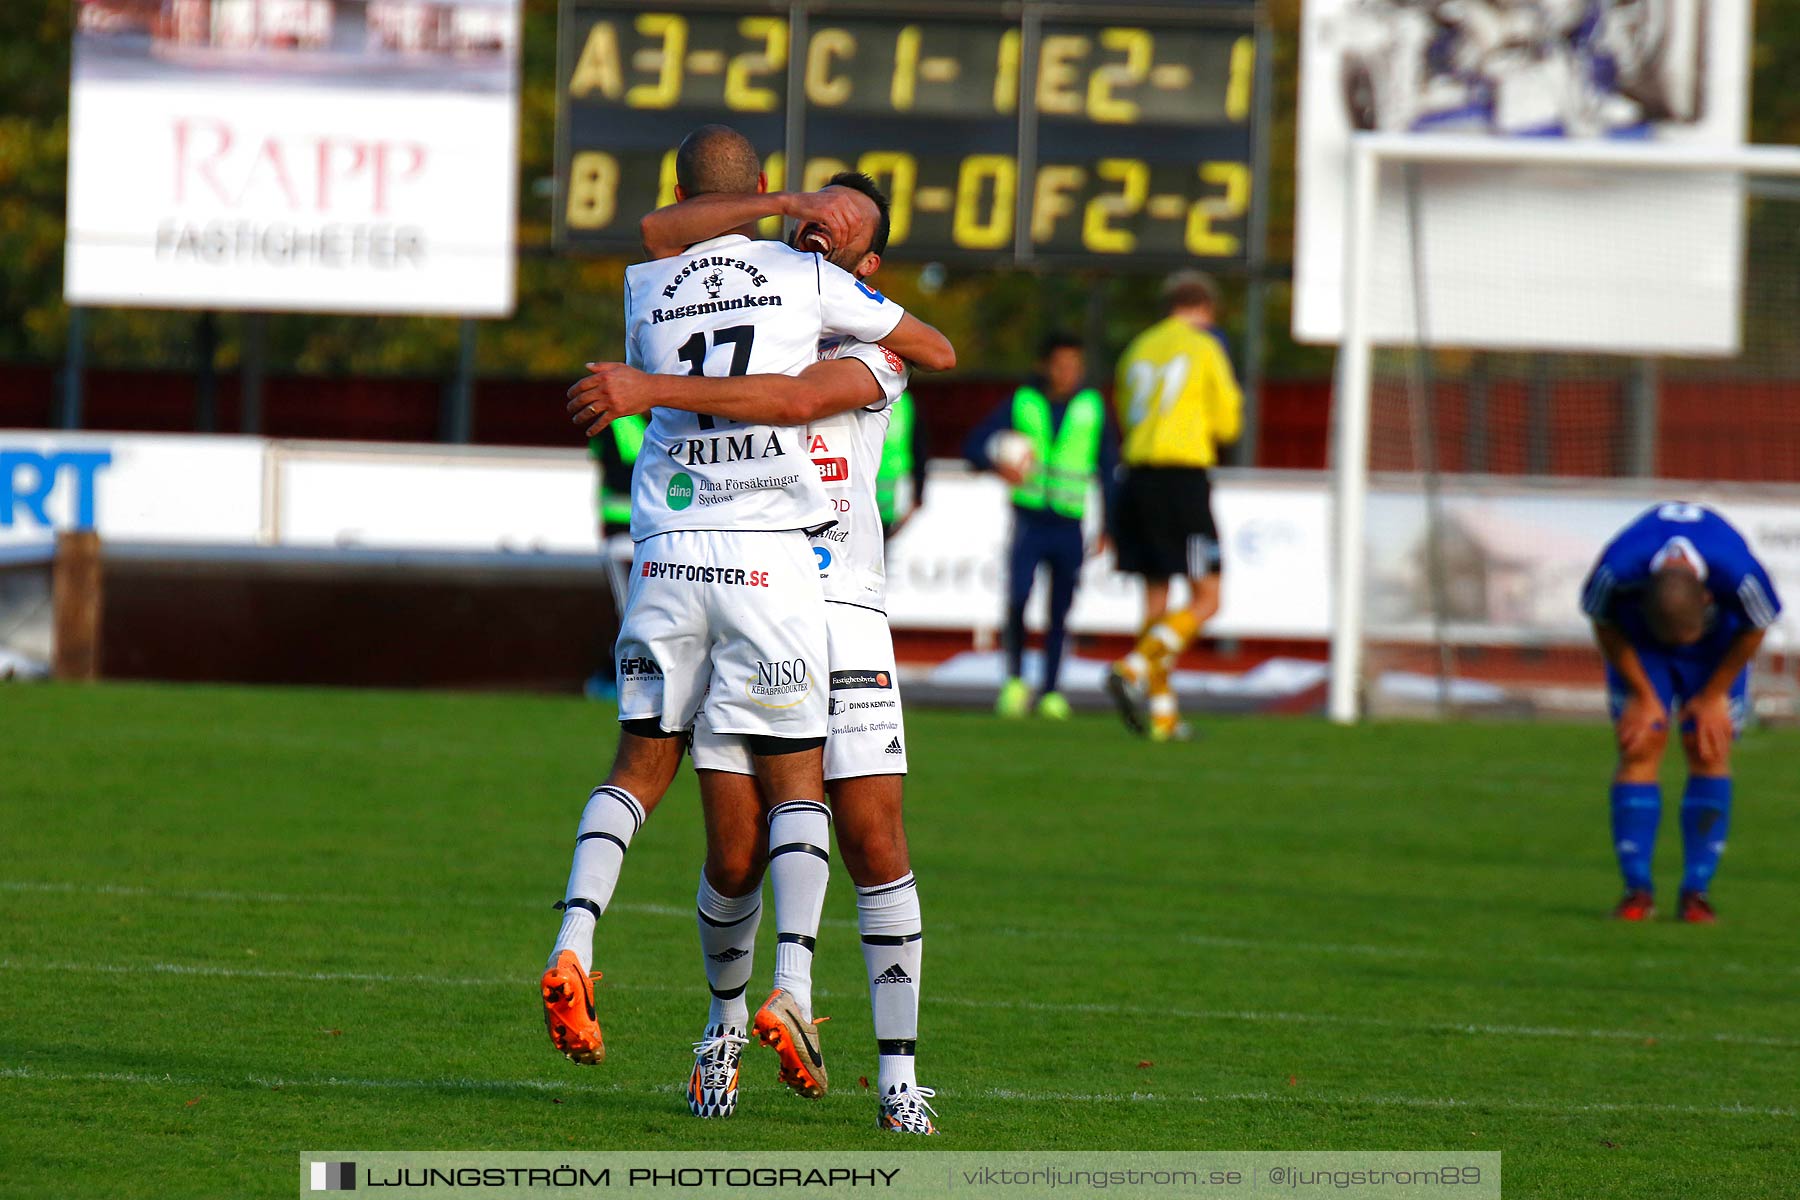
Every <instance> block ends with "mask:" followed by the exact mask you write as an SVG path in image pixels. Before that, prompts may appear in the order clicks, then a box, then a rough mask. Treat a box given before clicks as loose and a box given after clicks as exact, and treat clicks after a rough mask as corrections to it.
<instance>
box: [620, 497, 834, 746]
mask: <svg viewBox="0 0 1800 1200" xmlns="http://www.w3.org/2000/svg"><path fill="white" fill-rule="evenodd" d="M826 645H827V641H826V634H825V598H824V594H823V593H822V592H821V591H820V589H819V568H818V562H817V560H816V559H815V558H814V556H813V551H812V545H811V543H810V542H808V541H807V538H806V534H805V533H803V532H802V531H800V530H798V529H789V530H777V531H773V532H764V531H754V532H746V531H735V530H732V531H724V530H677V531H674V532H670V533H661V534H657V535H656V536H654V537H648V538H645V539H644V540H643V541H641V542H639V543H638V544H637V551H636V553H635V554H634V555H633V557H632V563H631V590H630V593H629V594H628V595H627V596H626V599H625V615H624V616H623V618H621V620H620V622H619V640H618V642H617V643H616V645H615V646H614V648H613V651H614V656H615V658H616V660H617V662H618V668H619V720H621V721H641V720H646V719H655V720H656V721H657V722H658V723H659V724H660V725H661V726H662V728H663V729H664V730H666V731H668V732H671V733H674V732H680V731H682V730H686V729H689V728H691V727H692V726H693V725H694V722H695V717H696V715H698V714H700V713H702V712H704V714H705V718H706V725H707V727H708V728H710V729H716V730H719V731H721V732H724V733H733V734H764V735H768V736H770V737H781V738H818V737H823V736H825V725H826V708H825V701H826V687H827V683H826V679H825V671H826V667H825V664H826V662H827V659H826Z"/></svg>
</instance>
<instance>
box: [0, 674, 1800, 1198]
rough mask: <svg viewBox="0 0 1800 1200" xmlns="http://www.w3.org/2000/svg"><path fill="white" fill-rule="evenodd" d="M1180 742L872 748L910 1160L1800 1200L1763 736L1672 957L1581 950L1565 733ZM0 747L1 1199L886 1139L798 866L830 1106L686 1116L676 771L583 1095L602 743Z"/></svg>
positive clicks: (1781, 837) (1671, 866)
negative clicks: (582, 899) (563, 990)
mask: <svg viewBox="0 0 1800 1200" xmlns="http://www.w3.org/2000/svg"><path fill="white" fill-rule="evenodd" d="M1201 724H1202V728H1203V732H1204V733H1205V735H1206V736H1205V739H1204V740H1203V741H1200V742H1197V743H1195V744H1192V745H1186V746H1173V747H1157V746H1149V745H1144V744H1141V743H1138V742H1135V741H1132V740H1131V739H1129V738H1128V737H1127V735H1126V734H1125V733H1124V732H1123V731H1121V730H1120V729H1117V728H1115V726H1114V724H1113V723H1112V722H1110V721H1108V720H1103V719H1100V718H1097V717H1094V718H1078V719H1077V720H1076V721H1074V722H1073V723H1072V724H1071V725H1061V726H1059V725H1053V724H1044V723H1039V722H1032V723H1021V724H1011V725H1008V724H1001V723H999V722H997V721H995V720H994V719H992V718H991V717H986V716H982V715H976V714H942V713H926V712H917V713H913V714H911V719H910V721H909V733H910V750H911V755H912V760H913V767H914V774H913V776H912V779H911V784H910V797H909V817H910V826H911V835H912V843H913V855H914V862H915V867H916V870H917V873H918V876H919V879H920V887H921V895H922V898H923V902H924V908H925V919H926V953H925V979H924V984H925V993H924V994H925V1001H924V1011H923V1015H922V1033H921V1041H920V1059H919V1063H920V1075H921V1080H922V1082H924V1083H925V1084H927V1085H928V1086H932V1087H935V1088H936V1089H937V1090H938V1110H939V1113H940V1116H941V1120H940V1124H941V1126H942V1128H943V1130H944V1133H945V1136H944V1137H943V1138H941V1139H939V1140H938V1142H937V1145H938V1146H939V1147H941V1148H944V1149H1001V1148H1006V1149H1020V1148H1028V1149H1439V1148H1449V1149H1498V1150H1502V1151H1504V1152H1505V1156H1506V1157H1505V1179H1506V1194H1507V1195H1508V1196H1509V1197H1527V1196H1532V1197H1584V1198H1586V1197H1632V1198H1633V1200H1644V1198H1649V1197H1680V1198H1682V1200H1693V1198H1695V1197H1732V1198H1734V1200H1741V1198H1747V1197H1761V1196H1769V1197H1773V1196H1793V1195H1795V1194H1796V1193H1797V1192H1800V1167H1797V1166H1796V1163H1797V1162H1800V1154H1797V1153H1796V1151H1797V1150H1800V1120H1797V1118H1796V1111H1795V1108H1796V1104H1797V1103H1800V1003H1796V1001H1795V995H1796V992H1797V991H1800V924H1797V923H1796V921H1795V919H1794V904H1795V900H1796V894H1795V875H1794V870H1793V863H1794V858H1795V852H1796V848H1797V847H1800V736H1797V735H1795V734H1793V733H1781V732H1765V733H1759V734H1756V735H1753V736H1751V737H1750V738H1748V739H1747V740H1746V741H1744V742H1743V743H1742V744H1741V745H1740V747H1739V750H1738V760H1737V767H1738V778H1739V786H1738V809H1737V814H1736V819H1735V826H1734V830H1733V834H1734V842H1733V845H1732V848H1731V851H1730V853H1729V855H1728V856H1727V858H1726V860H1725V866H1724V869H1723V871H1722V873H1721V875H1720V880H1719V883H1718V886H1717V887H1716V888H1715V895H1716V898H1717V900H1718V903H1719V906H1720V911H1721V913H1722V915H1723V921H1722V923H1721V924H1719V925H1718V926H1716V927H1712V928H1688V927H1685V926H1681V925H1678V924H1676V923H1674V922H1671V921H1668V920H1659V921H1657V922H1656V923H1654V924H1650V925H1645V926H1619V925H1615V924H1611V923H1609V922H1607V921H1605V920H1603V919H1601V918H1602V914H1603V912H1604V911H1605V909H1606V908H1607V906H1608V905H1609V903H1610V902H1611V901H1612V900H1613V899H1614V898H1615V894H1614V893H1615V877H1614V873H1613V867H1612V862H1611V856H1610V852H1609V849H1608V845H1607V832H1606V805H1605V779H1606V772H1607V768H1608V761H1609V757H1610V755H1609V748H1608V744H1607V737H1606V734H1605V732H1604V731H1603V730H1602V729H1601V728H1600V727H1598V726H1587V727H1560V726H1539V725H1530V726H1527V725H1378V726H1373V727H1366V728H1361V729H1355V730H1341V729H1336V728H1332V727H1329V726H1327V725H1324V724H1322V723H1318V722H1314V721H1308V720H1299V719H1285V720H1213V721H1203V722H1202V723H1201ZM0 729H3V731H4V732H0V796H3V797H4V807H3V810H0V817H3V819H4V830H5V832H4V836H3V837H0V913H3V914H4V919H3V920H0V1014H4V1019H3V1020H0V1162H3V1163H4V1167H3V1168H0V1194H4V1195H6V1196H20V1197H26V1196H31V1197H35V1196H47V1195H65V1196H66V1195H107V1196H158V1197H161V1196H187V1195H206V1196H212V1195H276V1196H282V1195H290V1194H292V1190H293V1187H294V1180H295V1162H296V1161H297V1159H296V1155H297V1154H298V1152H300V1151H303V1150H307V1149H328V1148H336V1149H356V1148H361V1149H368V1150H376V1149H425V1148H446V1149H450V1148H456V1149H476V1148H486V1149H505V1150H550V1151H558V1150H563V1149H577V1148H579V1149H609V1148H616V1149H728V1148H734V1147H743V1148H758V1149H779V1148H791V1149H799V1148H832V1149H863V1148H894V1144H895V1142H896V1141H898V1140H899V1139H896V1138H894V1137H893V1136H892V1135H886V1134H882V1133H881V1132H879V1131H878V1130H877V1129H876V1128H875V1127H874V1100H873V1098H872V1094H871V1093H869V1092H866V1091H864V1090H863V1089H862V1088H861V1087H860V1086H859V1085H858V1076H860V1075H864V1074H871V1075H872V1074H873V1068H874V1048H873V1044H872V1035H871V1032H870V1027H869V1016H868V1006H867V996H866V991H865V987H864V982H863V968H862V960H861V955H860V953H859V951H858V947H857V943H856V939H855V928H854V924H853V921H854V903H853V896H852V893H851V890H850V888H849V886H848V880H847V879H845V878H844V877H843V876H842V873H841V869H838V870H837V872H836V876H835V886H834V889H833V892H832V894H831V896H830V898H829V900H828V902H827V906H826V916H825V926H824V928H823V930H822V931H821V932H822V936H821V940H820V949H819V957H818V963H817V976H818V982H819V986H820V988H821V995H820V997H819V1004H818V1007H819V1009H820V1011H822V1012H824V1013H828V1014H829V1015H830V1016H831V1017H832V1018H833V1019H832V1021H831V1023H830V1024H829V1025H827V1026H826V1027H825V1030H824V1033H825V1045H826V1050H827V1053H828V1055H829V1056H830V1060H831V1065H832V1079H833V1082H834V1085H835V1090H834V1091H833V1093H832V1094H831V1095H829V1096H828V1097H826V1098H825V1099H823V1100H822V1101H819V1102H816V1103H809V1102H806V1101H802V1100H800V1099H798V1098H796V1097H793V1096H791V1095H788V1094H787V1093H786V1092H784V1091H783V1090H781V1089H780V1088H779V1086H778V1085H777V1084H776V1083H775V1080H774V1073H775V1072H774V1061H773V1056H772V1055H771V1054H769V1053H768V1052H767V1051H766V1050H763V1049H762V1048H760V1047H756V1046H752V1047H750V1049H749V1050H748V1051H747V1052H746V1060H745V1062H746V1070H745V1081H746V1082H745V1088H744V1094H743V1098H742V1103H741V1106H740V1109H739V1112H738V1115H737V1117H736V1118H735V1119H733V1120H730V1121H724V1122H710V1123H703V1122H700V1121H696V1120H694V1119H692V1118H690V1117H689V1116H688V1115H687V1114H686V1111H685V1109H684V1107H683V1104H682V1099H681V1096H680V1092H679V1089H680V1086H681V1084H682V1083H683V1082H684V1080H685V1078H686V1073H687V1069H688V1065H689V1063H690V1061H691V1059H690V1051H689V1043H690V1042H691V1041H692V1040H693V1038H694V1037H695V1036H696V1035H697V1034H698V1033H699V1028H700V1019H701V1017H702V1015H703V1011H704V1010H703V1005H702V1003H701V997H702V979H701V976H700V973H699V969H698V966H699V963H698V954H697V953H696V948H695V938H694V929H693V917H692V905H693V895H694V884H695V871H696V868H697V866H698V863H699V858H700V823H699V819H698V813H697V806H696V801H695V795H694V787H693V783H692V779H691V776H688V775H687V774H685V773H684V775H683V778H682V780H681V782H680V783H679V784H678V785H677V789H676V791H675V792H674V793H673V794H672V795H671V796H670V798H669V799H668V800H667V801H666V802H665V803H664V805H663V807H662V809H661V810H660V811H659V812H658V813H657V814H656V815H655V816H654V817H653V819H652V820H651V822H650V823H649V824H648V825H647V826H646V827H645V829H644V831H643V833H642V834H640V835H639V837H638V840H637V842H636V844H635V845H634V846H633V847H632V851H631V855H630V858H629V860H628V862H627V864H626V870H625V876H624V879H623V882H622V884H621V885H620V889H619V892H618V895H617V897H616V902H615V907H614V909H613V911H612V912H610V913H609V914H608V915H607V917H606V918H605V920H604V921H603V922H602V925H601V931H600V940H599V962H598V965H599V966H600V967H601V968H602V969H603V970H604V971H605V972H606V980H605V982H604V983H603V984H602V985H601V987H600V990H599V994H598V1003H599V1005H600V1009H601V1015H602V1021H603V1024H604V1027H605V1030H606V1035H607V1042H608V1047H609V1053H610V1057H609V1058H608V1060H607V1062H606V1063H605V1064H604V1065H603V1066H601V1067H599V1068H578V1067H575V1066H572V1065H570V1064H568V1063H566V1062H564V1061H563V1060H562V1059H561V1058H560V1057H558V1056H557V1055H556V1054H555V1053H554V1052H553V1051H552V1050H551V1049H550V1047H549V1044H548V1041H547V1039H546V1037H545V1035H544V1031H543V1027H542V1022H541V1019H540V1015H539V1009H538V1004H537V1000H536V994H535V982H536V978H537V975H538V972H539V971H540V969H541V967H542V963H543V958H544V955H545V953H546V951H547V950H548V947H549V943H550V941H551V939H552V937H553V935H554V933H555V929H556V925H557V920H558V918H557V914H556V913H554V912H552V911H551V908H550V905H551V903H552V902H553V901H555V900H557V899H558V898H560V895H561V889H562V886H563V877H564V873H565V871H566V869H567V865H568V852H569V848H570V845H571V842H572V838H573V833H574V824H575V820H576V817H577V814H578V813H579V811H580V808H581V805H582V802H583V800H584V798H585V796H586V794H587V791H588V789H589V787H590V786H592V785H593V784H594V783H596V782H598V781H599V780H600V778H601V777H602V774H603V772H604V769H605V766H606V762H607V759H608V758H609V756H610V752H611V747H612V742H613V737H614V733H613V729H614V727H613V724H612V720H611V713H610V711H609V710H607V709H604V708H602V707H598V706H594V705H589V704H584V703H581V702H578V701H572V700H570V701H564V700H551V699H540V698H518V697H489V696H445V695H404V694H394V693H349V692H325V691H317V692H313V691H279V690H266V691H265V690H237V689H203V688H155V687H126V686H103V687H94V688H69V687H55V686H47V687H29V688H27V687H16V688H9V689H6V690H5V691H3V692H0ZM1670 778H1671V781H1673V779H1674V778H1675V777H1674V776H1673V775H1671V777H1670ZM1675 787H1678V784H1677V785H1674V786H1672V787H1671V788H1670V789H1669V795H1668V800H1667V803H1666V811H1665V821H1664V826H1663V840H1662V846H1661V851H1660V854H1659V864H1660V866H1659V877H1660V879H1661V880H1662V881H1663V883H1664V891H1665V895H1666V896H1672V892H1673V887H1674V883H1675V875H1676V872H1677V870H1678V865H1677V864H1678V859H1679V836H1678V833H1677V832H1676V828H1675V825H1674V813H1673V811H1671V810H1672V809H1673V808H1674V804H1675V796H1676V795H1678V793H1677V792H1676V791H1675ZM771 924H772V922H769V921H765V922H764V928H763V931H762V932H763V944H762V946H761V948H760V952H759V955H758V960H757V966H758V970H757V975H756V981H757V983H756V984H753V989H754V987H755V986H763V985H766V981H767V979H768V977H769V972H770V970H771V969H772V966H773V952H772V949H773V933H772V930H771V928H770V925H771Z"/></svg>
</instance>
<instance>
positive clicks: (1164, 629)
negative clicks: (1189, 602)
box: [1134, 608, 1200, 662]
mask: <svg viewBox="0 0 1800 1200" xmlns="http://www.w3.org/2000/svg"><path fill="white" fill-rule="evenodd" d="M1199 632H1200V622H1199V621H1197V620H1195V619H1194V614H1193V611H1192V610H1191V609H1186V608H1184V609H1180V610H1179V611H1177V612H1172V613H1166V614H1164V615H1163V617H1162V619H1161V620H1158V621H1156V622H1154V623H1152V624H1151V626H1150V628H1148V629H1146V630H1145V631H1144V635H1143V636H1142V637H1140V638H1139V639H1138V644H1137V648H1136V649H1135V651H1134V653H1136V654H1139V655H1142V656H1143V657H1144V658H1145V659H1146V660H1148V661H1150V662H1165V661H1166V662H1174V661H1175V658H1176V657H1177V656H1178V655H1180V653H1181V652H1182V651H1183V650H1186V649H1187V648H1188V646H1189V645H1191V644H1192V643H1193V640H1194V638H1195V636H1196V635H1198V634H1199Z"/></svg>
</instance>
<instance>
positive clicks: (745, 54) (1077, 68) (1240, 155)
mask: <svg viewBox="0 0 1800 1200" xmlns="http://www.w3.org/2000/svg"><path fill="white" fill-rule="evenodd" d="M1256 16H1257V10H1256V8H1255V6H1254V4H1252V3H1230V2H1226V3H1215V4H1182V3H1174V2H1172V0H1165V2H1164V3H1161V4H1154V3H1152V4H1141V5H1139V4H1131V3H1089V4H1062V3H1057V4H1049V3H1046V4H1037V3H1022V4H1021V3H1011V4H1003V3H998V2H994V3H985V4H961V5H959V4H953V3H944V4H919V3H905V2H902V0H893V2H890V3H886V4H879V5H877V4H866V3H849V2H840V3H830V2H822V0H810V2H807V3H794V4H771V3H762V4H754V3H739V4H735V5H734V4H731V3H729V2H728V0H727V2H719V3H710V4H704V5H702V4H694V3H688V4H676V3H670V4H666V5H662V6H649V5H642V4H639V5H630V4H621V3H617V2H616V0H615V2H607V0H563V3H562V12H561V21H560V24H559V38H558V42H559V45H558V71H559V82H558V103H559V106H560V111H559V120H558V126H557V198H556V234H557V241H558V244H559V245H560V246H561V247H563V248H564V249H565V250H568V251H574V252H613V251H622V250H623V251H636V250H637V249H638V232H637V224H638V218H639V217H640V216H641V215H642V214H643V213H645V212H647V211H649V210H650V209H653V208H656V207H658V206H659V205H661V204H667V203H670V202H672V201H673V199H674V186H675V146H676V145H677V144H678V143H679V142H680V141H681V139H682V138H683V137H684V136H686V134H687V133H688V132H689V131H690V130H692V129H693V128H694V127H696V126H698V125H703V124H707V123H711V122H717V123H720V124H725V125H730V126H732V127H734V128H736V129H738V130H740V131H742V132H743V133H744V134H746V135H747V136H748V137H749V138H750V140H751V141H752V142H753V143H754V144H755V145H756V147H757V150H758V152H759V153H761V154H762V155H763V156H764V160H765V161H764V165H765V168H766V170H767V173H768V176H769V186H770V188H771V189H777V188H782V187H791V188H801V189H811V188H816V187H819V186H821V185H822V184H823V182H824V181H825V180H826V179H827V178H829V177H830V176H831V175H833V174H835V173H837V172H838V171H842V170H861V171H866V172H867V173H868V174H870V175H871V176H873V177H874V178H875V179H876V181H877V182H878V183H880V184H881V186H882V187H883V189H885V190H886V191H887V193H888V195H889V197H890V198H891V200H892V203H893V212H892V236H891V238H890V251H889V253H890V255H897V256H901V257H905V258H909V259H914V260H919V259H947V260H968V259H983V260H987V261H990V262H1007V263H1012V262H1018V263H1026V262H1039V263H1046V264H1050V265H1096V264H1097V263H1099V262H1102V261H1105V262H1113V263H1119V264H1127V263H1132V262H1138V263H1145V264H1148V263H1154V264H1156V265H1157V266H1159V267H1166V266H1167V265H1169V264H1170V262H1171V261H1172V260H1182V259H1187V260H1198V261H1207V262H1211V263H1215V264H1217V263H1231V262H1239V261H1242V260H1244V259H1245V258H1246V256H1247V253H1248V245H1247V243H1248V237H1247V231H1248V229H1249V226H1250V220H1249V217H1250V211H1251V206H1252V205H1253V204H1260V203H1261V200H1262V198H1261V197H1260V196H1257V195H1254V194H1253V189H1252V186H1251V184H1252V170H1251V149H1252V145H1253V138H1252V129H1251V126H1252V121H1253V118H1254V115H1255V112H1256V105H1255V104H1254V102H1253V101H1254V99H1255V95H1254V93H1255V87H1256V83H1255V81H1256V78H1257V70H1256V54H1257V44H1256V36H1255V34H1256V28H1255V21H1256ZM768 225H769V230H768V232H772V231H773V227H774V225H775V222H773V221H771V222H769V223H768Z"/></svg>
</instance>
